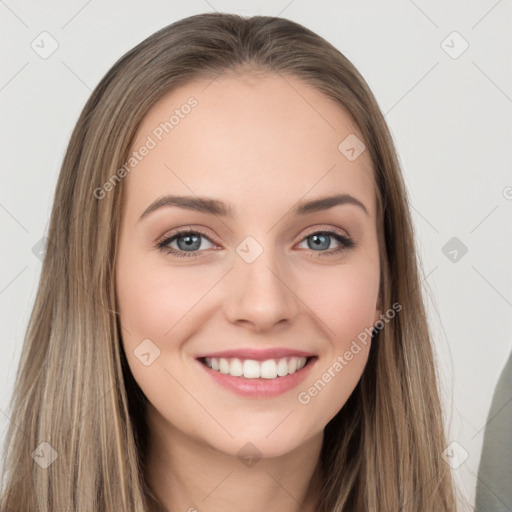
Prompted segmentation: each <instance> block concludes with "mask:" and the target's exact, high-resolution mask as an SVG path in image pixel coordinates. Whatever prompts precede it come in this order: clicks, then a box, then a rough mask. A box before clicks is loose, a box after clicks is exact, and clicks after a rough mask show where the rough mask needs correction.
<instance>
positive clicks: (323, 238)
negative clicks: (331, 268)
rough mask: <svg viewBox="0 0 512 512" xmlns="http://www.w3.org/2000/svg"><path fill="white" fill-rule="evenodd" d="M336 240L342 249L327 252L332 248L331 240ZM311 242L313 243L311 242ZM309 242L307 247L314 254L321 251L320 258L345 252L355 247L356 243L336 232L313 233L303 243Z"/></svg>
mask: <svg viewBox="0 0 512 512" xmlns="http://www.w3.org/2000/svg"><path fill="white" fill-rule="evenodd" d="M332 238H334V239H335V240H336V241H337V242H338V243H339V244H340V247H338V248H336V249H333V250H331V251H329V252H325V249H329V248H330V246H331V239H332ZM310 240H311V242H310ZM305 241H307V245H308V248H309V249H312V250H313V251H314V252H318V249H320V250H321V252H320V254H318V256H326V255H331V254H333V253H338V252H340V251H343V250H344V249H349V248H351V247H354V245H355V243H354V241H353V240H352V239H351V238H349V237H347V236H344V235H341V234H339V233H338V232H335V231H316V232H315V233H311V234H310V235H308V236H307V237H306V238H304V240H303V241H302V242H301V243H303V242H305Z"/></svg>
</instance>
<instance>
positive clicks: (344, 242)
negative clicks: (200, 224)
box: [156, 229, 356, 258]
mask: <svg viewBox="0 0 512 512" xmlns="http://www.w3.org/2000/svg"><path fill="white" fill-rule="evenodd" d="M320 234H322V235H329V236H332V237H333V238H335V239H336V240H337V241H338V242H339V243H340V244H341V245H340V247H338V248H337V249H334V250H330V251H321V252H319V253H318V254H317V256H319V257H322V256H332V255H334V254H338V253H340V252H341V251H345V250H347V249H352V248H353V247H355V246H356V244H355V242H354V241H353V240H352V238H350V237H348V236H346V235H342V234H341V233H340V232H338V231H335V230H332V229H327V230H319V231H312V232H311V233H308V234H307V235H306V236H305V237H304V238H302V240H301V241H300V242H303V241H304V240H306V239H307V238H309V237H310V236H312V235H320ZM184 235H201V236H203V237H205V238H206V239H208V240H210V238H209V237H208V236H207V235H206V233H203V232H202V231H200V230H197V229H181V230H178V231H176V232H175V233H173V234H172V235H171V236H168V237H165V238H164V239H163V240H161V241H159V242H157V244H156V247H157V249H159V250H160V251H164V252H166V253H167V254H172V255H173V256H177V257H180V258H181V257H189V258H197V257H198V254H197V253H198V252H203V251H177V250H176V249H171V248H170V247H167V245H168V244H170V243H171V242H173V241H174V240H175V239H176V238H179V237H180V236H184ZM210 241H211V240H210ZM313 252H317V251H313Z"/></svg>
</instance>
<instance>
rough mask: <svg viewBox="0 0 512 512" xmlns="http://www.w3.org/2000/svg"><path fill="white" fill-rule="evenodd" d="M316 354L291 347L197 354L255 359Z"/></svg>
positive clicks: (197, 357) (202, 356)
mask: <svg viewBox="0 0 512 512" xmlns="http://www.w3.org/2000/svg"><path fill="white" fill-rule="evenodd" d="M313 356H315V354H313V353H311V352H305V351H303V350H295V349H290V348H268V349H255V348H237V349H233V350H222V351H220V352H209V353H204V354H200V355H198V356H196V359H202V358H205V357H211V358H214V357H215V358H225V359H229V358H238V359H253V360H255V361H265V360H267V359H281V358H283V357H313Z"/></svg>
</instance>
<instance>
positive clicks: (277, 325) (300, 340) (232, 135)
mask: <svg viewBox="0 0 512 512" xmlns="http://www.w3.org/2000/svg"><path fill="white" fill-rule="evenodd" d="M190 96H194V97H195V98H196V99H197V100H198V105H197V106H196V107H195V108H194V109H192V111H191V112H190V114H188V115H187V116H185V117H184V118H183V119H181V120H180V124H179V125H177V126H176V127H175V128H174V129H173V131H172V132H171V133H170V134H168V135H166V136H165V137H164V139H163V140H162V141H161V142H159V143H158V145H157V147H155V148H154V149H152V150H151V151H150V152H149V154H148V155H147V156H146V157H144V159H143V160H142V161H141V162H140V163H139V164H138V165H137V166H136V168H134V169H133V170H132V171H131V172H130V173H129V174H128V175H127V176H126V178H125V179H124V181H123V183H122V186H123V187H125V189H124V191H123V194H124V196H123V212H122V221H121V226H120V237H119V242H118V243H119V245H118V253H117V257H116V268H117V270H116V292H117V298H118V305H119V314H120V321H121V325H122V329H123V347H124V349H125V352H126V355H127V359H128V363H129V365H130V369H131V371H132V373H133V376H134V378H135V380H136V381H137V383H138V384H139V386H140V387H141V389H142V390H143V392H144V393H145V395H146V396H147V398H148V400H149V406H148V410H147V422H148V426H149V432H150V439H149V449H148V453H147V458H148V467H149V470H148V478H149V481H150V484H151V487H152V488H153V489H154V492H155V494H156V495H157V497H158V498H159V499H160V500H161V501H162V502H163V503H164V505H165V506H166V507H167V508H168V509H169V510H180V511H187V510H190V509H192V510H193V509H194V508H195V509H196V510H200V511H203V510H205V511H206V510H207V511H221V510H222V511H223V510H228V509H231V510H238V511H241V512H244V511H247V512H249V511H254V510H269V511H271V510H276V511H277V510H279V511H285V512H286V511H290V512H291V511H298V510H302V511H313V510H314V508H313V503H314V500H315V498H316V496H317V493H318V486H319V483H320V479H319V473H318V469H317V462H318V460H319V454H320V449H321V446H322V440H323V429H324V427H325V425H326V424H327V423H328V422H329V420H330V419H332V418H333V417H334V416H335V414H336V413H337V412H338V411H339V410H340V409H341V408H342V406H343V405H344V404H345V402H346V400H347V399H348V397H349V396H350V394H351V392H352V391H353V389H354V387H355V386H356V384H357V382H358V380H359V379H360V377H361V374H362V372H363V370H364V366H365V364H366V361H367V356H368V351H369V348H370V344H369V343H368V344H367V345H366V346H362V350H361V351H360V352H359V353H357V355H355V356H354V357H353V359H352V360H351V361H350V362H348V364H347V365H346V366H345V367H344V368H343V370H342V371H341V372H339V373H336V372H335V375H336V376H335V377H334V378H332V380H331V381H330V382H329V383H328V384H327V385H326V386H325V387H324V389H322V391H321V392H319V393H318V394H317V395H316V396H315V397H313V398H311V401H310V402H309V403H308V404H301V403H299V401H298V399H297V395H298V393H299V392H300V391H304V390H307V389H308V388H309V387H310V386H312V385H313V383H314V382H315V381H317V380H318V379H319V378H321V376H322V374H324V372H326V371H327V370H328V369H329V367H332V365H333V363H334V362H335V361H336V358H337V357H338V356H340V355H343V354H344V353H345V352H346V351H347V350H348V349H349V348H350V346H351V343H352V342H353V340H355V339H356V338H357V335H358V334H360V333H361V332H363V331H364V329H365V328H371V327H372V326H373V325H375V323H376V322H377V320H378V319H379V315H380V313H381V311H380V310H379V309H378V305H379V304H378V290H379V271H380V266H379V265H380V264H379V251H378V243H377V232H376V197H375V189H374V184H373V174H372V173H373V170H372V165H371V161H370V157H369V154H368V151H364V152H363V153H362V155H361V156H360V157H359V158H357V159H356V160H355V161H353V162H351V161H349V160H348V159H347V158H346V157H345V156H344V155H343V154H342V153H341V152H340V151H339V150H338V145H339V144H340V142H341V141H343V140H344V139H345V137H347V136H348V135H349V134H356V135H357V136H358V137H359V138H360V139H362V136H361V135H360V132H359V131H358V129H357V127H356V126H355V125H354V124H353V122H351V120H350V118H349V117H348V116H347V115H346V113H345V112H344V111H343V110H342V109H341V108H340V107H339V106H337V105H335V104H334V103H332V102H331V101H330V100H329V99H327V98H326V97H325V96H323V95H322V94H321V93H320V92H318V91H317V90H315V89H313V88H311V87H310V86H308V85H306V84H304V83H302V82H301V81H299V80H297V79H295V78H291V77H286V79H285V78H284V77H282V76H279V75H275V74H268V75H261V74H260V75H255V74H253V73H248V72H246V73H242V74H238V75H229V76H228V75H223V76H222V77H220V78H218V79H217V80H215V81H213V82H211V81H202V82H200V81H197V82H193V83H189V84H186V85H184V86H182V87H180V88H179V89H176V90H174V91H172V92H171V93H169V94H167V95H166V96H165V97H164V98H162V99H161V100H160V101H159V102H158V103H157V104H156V105H155V106H154V107H153V109H152V110H151V111H150V112H149V113H148V115H147V116H146V118H145V119H144V121H143V123H142V124H141V126H140V127H139V130H138V132H137V136H136V139H135V141H134V144H133V149H136V148H139V147H140V146H141V145H142V144H143V143H144V141H145V140H146V138H147V136H148V135H150V134H151V133H152V131H153V130H154V129H155V127H157V126H158V125H159V123H161V122H162V121H164V120H167V119H168V118H169V116H170V115H171V114H172V112H173V110H174V109H176V108H179V107H180V106H181V105H183V104H184V103H186V101H187V99H188V98H189V97H190ZM335 193H340V194H350V195H352V196H354V197H355V198H357V199H358V200H359V201H361V202H362V203H363V204H364V205H365V207H366V209H367V210H368V214H366V213H365V212H364V211H363V210H362V209H361V208H359V207H357V206H355V205H351V204H344V205H339V206H335V207H333V208H330V209H327V210H323V211H319V212H315V213H310V214H308V215H305V216H294V217H293V216H290V215H288V212H289V211H290V209H291V208H292V207H293V206H294V205H295V204H296V203H297V202H298V201H299V200H310V199H314V198H318V197H322V196H327V195H332V194H335ZM166 194H175V195H193V196H196V195H197V196H201V197H210V198H216V199H220V200H222V201H224V202H227V203H230V204H231V205H232V207H233V208H234V209H235V212H236V215H235V216H234V217H233V218H228V217H226V218H223V217H220V216H216V215H211V214H207V213H202V212H197V211H192V210H187V209H183V208H178V207H163V208H160V209H159V210H156V211H155V212H153V213H151V214H150V215H148V216H147V217H145V218H144V219H142V220H140V221H139V217H140V216H141V215H142V213H143V212H144V210H145V209H146V208H147V207H148V205H150V204H151V203H152V202H153V201H154V200H155V199H157V198H159V197H161V196H163V195H166ZM183 227H192V228H198V229H200V230H202V231H204V232H205V233H206V236H207V238H202V239H201V240H202V243H201V247H200V249H199V250H195V252H196V254H198V257H197V258H193V257H177V256H173V255H171V254H168V253H167V252H165V251H162V250H159V249H158V248H156V244H157V242H158V241H159V240H161V239H164V237H166V235H167V236H171V235H172V234H173V232H174V231H175V230H176V229H177V228H183ZM325 229H338V230H339V231H341V232H342V233H343V234H345V236H346V235H348V236H350V238H351V239H352V240H353V241H354V242H355V243H356V246H355V247H353V248H348V249H345V250H343V251H341V252H339V253H335V254H334V253H333V254H331V255H326V253H329V252H332V251H333V250H334V249H336V248H338V247H339V246H340V245H341V244H340V242H338V241H337V240H336V239H335V238H334V237H331V238H328V239H327V240H330V246H328V248H327V249H325V248H324V247H325V245H324V246H322V248H320V249H315V248H311V247H315V246H314V245H308V240H310V241H311V234H313V233H315V232H318V231H322V230H325ZM247 236H251V237H253V238H254V239H255V240H256V241H257V242H258V243H259V244H260V246H261V247H262V248H263V252H262V254H261V255H260V256H259V257H258V258H257V259H256V260H255V261H253V262H252V263H248V262H246V261H245V260H244V259H243V258H241V257H240V256H239V254H238V253H237V252H236V248H237V247H238V246H239V245H240V243H241V242H242V241H243V240H244V239H245V238H246V237H247ZM308 237H309V238H308ZM180 240H181V242H182V243H181V244H180V246H178V241H177V240H176V239H174V241H173V242H171V243H170V246H171V248H174V249H175V250H176V251H179V250H180V247H181V248H183V247H184V246H185V244H184V243H183V238H181V239H180ZM181 252H185V251H184V250H183V249H182V250H181ZM321 254H324V255H321ZM144 339H150V340H151V342H152V343H153V344H154V345H155V346H156V347H158V349H159V350H160V354H159V356H158V357H157V358H156V359H155V360H154V361H153V362H152V363H151V364H150V365H148V366H146V365H144V364H142V363H141V361H140V360H139V358H138V357H136V356H135V354H134V350H135V349H136V348H137V346H138V345H139V344H140V343H141V342H142V340H144ZM238 347H244V348H247V347H250V348H273V347H286V348H296V349H301V350H306V351H309V352H313V353H315V354H317V356H318V360H317V361H316V362H315V363H314V367H312V369H311V373H310V374H309V376H308V378H307V379H306V381H305V382H303V383H301V384H300V385H299V386H298V387H297V388H295V389H292V390H290V391H288V392H286V393H284V394H281V395H278V396H276V397H271V398H254V397H250V398H248V397H243V396H239V395H236V394H234V393H233V392H232V391H230V390H227V389H224V388H223V387H221V386H219V385H218V384H216V383H215V382H213V381H212V379H211V378H210V376H209V375H208V374H207V373H206V372H205V371H204V370H203V369H202V367H200V366H198V362H197V361H196V360H195V356H196V355H198V354H200V353H205V352H209V351H210V352H212V351H220V350H227V349H234V348H238ZM331 372H332V370H331ZM248 442H250V443H252V445H254V446H255V447H257V449H258V451H259V453H260V454H261V459H259V460H258V461H257V463H256V464H254V465H253V466H252V467H248V466H246V465H244V464H243V463H242V462H241V461H240V459H239V458H238V456H237V454H238V452H239V450H240V449H241V448H242V447H244V445H246V443H248ZM308 486H309V487H308ZM301 504H302V505H303V508H301Z"/></svg>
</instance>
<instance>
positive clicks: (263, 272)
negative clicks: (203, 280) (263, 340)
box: [224, 249, 300, 332]
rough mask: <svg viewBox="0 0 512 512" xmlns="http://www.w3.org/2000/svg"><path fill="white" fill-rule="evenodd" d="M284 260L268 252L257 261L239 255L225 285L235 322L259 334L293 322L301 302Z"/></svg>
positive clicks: (230, 315)
mask: <svg viewBox="0 0 512 512" xmlns="http://www.w3.org/2000/svg"><path fill="white" fill-rule="evenodd" d="M293 288H294V285H293V279H292V278H291V274H290V272H289V271H287V269H286V264H285V262H284V261H282V260H281V261H279V262H278V261H277V258H276V256H275V252H274V251H272V250H270V249H265V250H264V251H263V253H262V254H261V255H260V256H259V257H258V258H257V259H256V260H255V261H253V262H251V263H248V262H247V261H245V260H244V259H243V258H241V257H239V256H238V255H237V256H236V259H235V264H234V268H233V270H232V271H231V272H230V273H229V277H228V279H227V281H226V282H225V301H224V309H225V313H226V316H227V318H228V320H229V321H230V322H231V323H234V324H239V325H247V326H248V327H250V328H251V329H252V330H254V331H255V332H264V331H269V330H271V329H272V328H273V327H274V325H276V324H286V323H290V322H291V321H293V319H294V318H295V317H296V316H297V315H298V313H299V309H300V300H299V298H298V295H297V292H296V291H295V290H294V289H293Z"/></svg>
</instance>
